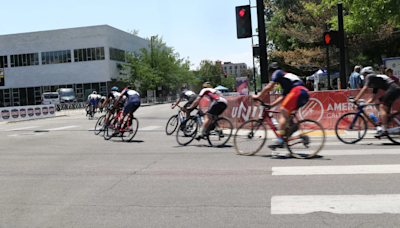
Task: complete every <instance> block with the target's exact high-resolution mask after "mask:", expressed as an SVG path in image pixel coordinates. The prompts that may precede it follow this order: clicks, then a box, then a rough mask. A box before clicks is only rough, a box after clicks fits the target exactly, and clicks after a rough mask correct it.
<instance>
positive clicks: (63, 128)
mask: <svg viewBox="0 0 400 228" xmlns="http://www.w3.org/2000/svg"><path fill="white" fill-rule="evenodd" d="M75 127H79V126H65V127H58V128H51V129H46V130H45V131H59V130H65V129H70V128H75Z"/></svg>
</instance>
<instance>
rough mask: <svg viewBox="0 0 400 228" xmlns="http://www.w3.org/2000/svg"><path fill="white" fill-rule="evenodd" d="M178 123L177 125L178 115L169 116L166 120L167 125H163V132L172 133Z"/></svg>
mask: <svg viewBox="0 0 400 228" xmlns="http://www.w3.org/2000/svg"><path fill="white" fill-rule="evenodd" d="M178 125H179V117H178V115H174V116H171V118H169V120H168V122H167V126H165V133H167V135H172V134H173V133H174V132H175V130H176V128H177V127H178Z"/></svg>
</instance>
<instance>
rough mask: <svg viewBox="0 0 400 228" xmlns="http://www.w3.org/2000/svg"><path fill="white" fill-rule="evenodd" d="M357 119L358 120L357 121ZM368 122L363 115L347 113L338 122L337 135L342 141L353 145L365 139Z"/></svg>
mask: <svg viewBox="0 0 400 228" xmlns="http://www.w3.org/2000/svg"><path fill="white" fill-rule="evenodd" d="M356 118H357V119H356ZM367 129H368V125H367V121H366V120H365V118H364V117H363V116H362V115H358V116H357V113H355V112H351V113H346V114H344V115H343V116H341V117H340V118H339V119H338V121H337V122H336V126H335V133H336V136H337V137H338V139H339V140H340V141H342V142H343V143H346V144H353V143H356V142H358V141H360V140H361V139H363V138H364V136H365V134H367Z"/></svg>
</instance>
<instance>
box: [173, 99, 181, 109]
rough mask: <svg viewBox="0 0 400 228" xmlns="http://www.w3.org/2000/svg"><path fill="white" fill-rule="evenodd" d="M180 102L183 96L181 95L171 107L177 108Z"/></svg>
mask: <svg viewBox="0 0 400 228" xmlns="http://www.w3.org/2000/svg"><path fill="white" fill-rule="evenodd" d="M179 102H181V98H180V97H179V99H178V100H177V101H176V103H175V104H174V105H173V106H172V107H171V108H175V107H176V106H177V105H178V104H179Z"/></svg>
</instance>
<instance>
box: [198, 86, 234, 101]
mask: <svg viewBox="0 0 400 228" xmlns="http://www.w3.org/2000/svg"><path fill="white" fill-rule="evenodd" d="M199 96H200V97H201V98H203V97H207V98H208V99H210V100H211V101H214V100H217V101H218V102H222V103H225V104H227V103H228V102H227V101H226V99H225V98H224V97H223V96H222V93H221V92H220V91H218V90H216V89H212V88H204V89H202V90H201V91H200V93H199Z"/></svg>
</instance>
